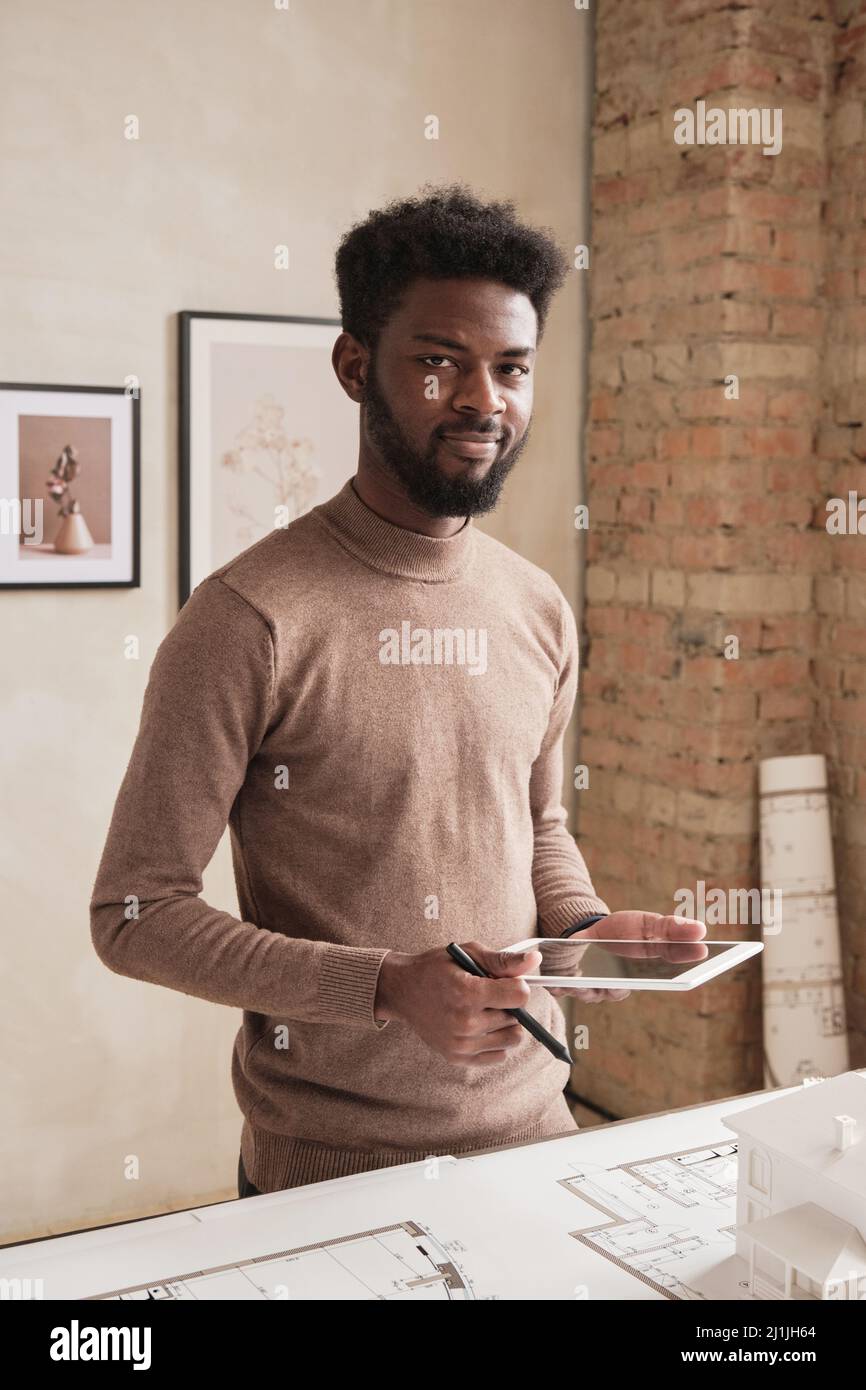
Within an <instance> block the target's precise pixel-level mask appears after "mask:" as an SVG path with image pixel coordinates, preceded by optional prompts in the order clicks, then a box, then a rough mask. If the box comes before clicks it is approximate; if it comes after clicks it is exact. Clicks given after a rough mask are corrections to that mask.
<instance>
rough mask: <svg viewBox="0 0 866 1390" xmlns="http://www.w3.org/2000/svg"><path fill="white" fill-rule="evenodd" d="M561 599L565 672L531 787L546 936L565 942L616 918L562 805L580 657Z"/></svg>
mask: <svg viewBox="0 0 866 1390" xmlns="http://www.w3.org/2000/svg"><path fill="white" fill-rule="evenodd" d="M560 598H561V611H562V646H561V651H562V666H561V669H560V673H559V680H558V682H557V687H556V693H555V695H554V699H553V707H552V709H551V713H550V720H549V723H548V727H547V732H546V734H545V737H544V740H543V742H542V745H541V749H540V751H539V754H538V757H537V758H536V760H535V762H534V763H533V766H532V775H531V778H530V783H529V797H530V805H531V808H532V821H533V826H534V834H535V843H534V851H533V858H532V886H533V889H534V891H535V901H536V904H537V907H538V919H539V920H538V932H539V935H540V936H560V935H561V933H562V932H563V931H565V930H566V928H568V927H570V926H572V925H573V924H574V923H575V922H576V921H577V920H578V919H579V918H583V917H590V916H592V915H593V914H594V913H608V912H610V908H609V907H608V906H607V903H605V902H604V900H603V899H602V898H600V897H598V895H597V893H596V892H595V889H594V888H593V886H592V880H591V879H590V876H589V870H588V869H587V867H586V863H585V862H584V858H583V855H582V854H581V852H580V850H579V849H578V847H577V845H576V843H575V840H574V837H573V836H572V835H571V833H570V832H569V830H568V825H567V821H568V816H567V812H566V810H565V807H564V806H563V804H562V781H563V772H564V766H563V739H564V736H565V730H566V728H567V726H568V722H569V720H570V718H571V714H572V710H573V709H574V702H575V699H576V696H577V679H578V661H579V651H578V640H577V625H576V623H575V621H574V614H573V613H572V611H571V608H570V607H569V605H568V603H567V602H566V601H565V599H564V597H562V596H561V595H560Z"/></svg>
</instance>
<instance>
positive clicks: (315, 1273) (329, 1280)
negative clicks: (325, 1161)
mask: <svg viewBox="0 0 866 1390" xmlns="http://www.w3.org/2000/svg"><path fill="white" fill-rule="evenodd" d="M774 1094H779V1095H781V1094H783V1092H781V1091H780V1092H775V1093H774ZM762 1098H763V1097H761V1096H747V1097H737V1098H734V1099H729V1100H725V1101H720V1102H714V1103H713V1104H711V1105H705V1106H700V1107H697V1108H691V1109H688V1110H680V1111H672V1112H670V1113H669V1114H666V1115H660V1116H656V1117H652V1118H649V1119H645V1120H634V1121H630V1122H629V1123H627V1124H619V1125H613V1126H605V1127H601V1128H599V1129H586V1130H581V1131H580V1132H579V1133H577V1134H574V1135H568V1136H566V1137H565V1138H561V1139H550V1140H546V1141H544V1142H542V1143H538V1144H528V1145H524V1146H521V1147H519V1148H513V1149H502V1150H499V1151H497V1152H495V1153H492V1154H485V1155H481V1156H479V1157H475V1158H461V1159H459V1160H458V1159H455V1158H450V1157H445V1158H438V1159H435V1158H431V1159H428V1160H423V1161H422V1162H420V1163H412V1164H406V1165H401V1166H400V1167H396V1168H387V1169H381V1170H379V1171H377V1172H373V1173H365V1174H359V1175H357V1176H354V1177H349V1178H340V1179H337V1180H335V1181H332V1182H325V1183H315V1184H313V1185H311V1186H310V1187H306V1188H294V1189H290V1190H289V1191H287V1192H277V1193H270V1194H267V1195H265V1196H262V1197H252V1198H246V1199H244V1200H243V1201H234V1202H222V1203H218V1204H216V1205H214V1206H207V1207H199V1208H196V1209H194V1210H192V1211H187V1212H178V1213H173V1214H170V1215H168V1216H161V1217H154V1218H152V1219H149V1220H146V1221H139V1222H134V1223H124V1224H122V1225H117V1226H112V1227H109V1228H107V1229H105V1230H100V1231H86V1232H82V1233H81V1234H79V1235H69V1236H57V1237H53V1238H51V1239H50V1240H45V1241H38V1242H34V1243H28V1244H26V1245H19V1246H15V1247H8V1248H6V1249H4V1250H0V1279H3V1278H5V1279H19V1280H22V1281H24V1280H30V1281H31V1283H30V1285H25V1286H24V1287H28V1288H30V1289H31V1290H32V1293H31V1295H30V1296H34V1297H42V1298H45V1299H63V1298H79V1299H100V1300H101V1299H121V1300H136V1299H140V1300H144V1299H154V1300H181V1301H182V1300H187V1301H188V1300H202V1299H208V1300H210V1299H229V1300H231V1299H242V1298H243V1299H247V1298H251V1299H265V1300H289V1299H292V1300H309V1299H316V1300H319V1299H345V1300H359V1299H392V1300H395V1301H407V1300H413V1299H425V1300H429V1299H439V1300H453V1301H465V1300H468V1299H485V1300H490V1299H533V1300H534V1299H557V1300H561V1299H568V1300H574V1299H579V1300H582V1299H632V1298H640V1299H695V1300H705V1299H706V1300H711V1299H730V1298H746V1297H747V1296H748V1295H747V1294H746V1290H745V1286H744V1282H743V1281H744V1279H745V1266H744V1264H743V1263H742V1261H740V1260H739V1258H738V1257H737V1256H736V1255H735V1251H734V1231H733V1226H734V1220H735V1203H736V1154H737V1150H736V1142H735V1138H736V1137H735V1135H734V1134H733V1133H732V1132H731V1131H730V1130H728V1129H727V1127H726V1126H725V1124H724V1123H723V1122H722V1120H721V1115H722V1114H732V1113H734V1112H735V1111H737V1110H741V1109H748V1108H749V1107H750V1106H752V1105H756V1104H758V1103H760V1101H761V1100H762ZM39 1281H41V1282H39Z"/></svg>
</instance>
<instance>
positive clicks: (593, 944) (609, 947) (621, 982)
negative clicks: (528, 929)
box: [506, 936, 764, 990]
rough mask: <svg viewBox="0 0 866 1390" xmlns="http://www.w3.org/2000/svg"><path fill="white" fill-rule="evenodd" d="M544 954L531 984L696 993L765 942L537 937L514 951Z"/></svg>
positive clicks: (512, 949)
mask: <svg viewBox="0 0 866 1390" xmlns="http://www.w3.org/2000/svg"><path fill="white" fill-rule="evenodd" d="M531 947H534V948H535V949H536V950H538V951H540V952H541V957H542V960H541V967H540V970H539V973H538V974H537V975H522V976H521V979H524V980H526V982H527V984H539V985H549V986H550V987H551V988H562V989H566V990H567V989H569V988H570V989H575V990H583V989H628V990H631V989H694V988H695V987H696V986H697V985H702V984H705V983H706V981H707V980H712V979H713V977H714V976H715V975H721V974H722V972H723V971H724V970H731V969H732V968H733V967H734V966H735V965H740V964H741V963H742V962H743V961H744V960H748V959H749V957H750V956H755V955H757V954H758V952H759V951H763V949H764V943H763V942H762V941H706V940H701V941H670V940H668V939H667V938H662V937H657V938H653V937H650V938H648V939H647V938H643V939H641V940H640V941H632V940H626V939H624V938H619V939H616V940H614V939H610V940H602V939H601V938H600V937H590V938H583V939H581V937H580V936H569V937H566V938H565V939H564V940H563V939H562V938H561V937H557V936H553V937H551V936H541V937H531V938H528V939H527V940H526V941H518V942H517V943H516V944H515V945H514V946H508V947H506V950H507V951H508V952H515V951H527V950H529V949H530V948H531Z"/></svg>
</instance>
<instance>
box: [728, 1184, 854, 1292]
mask: <svg viewBox="0 0 866 1390" xmlns="http://www.w3.org/2000/svg"><path fill="white" fill-rule="evenodd" d="M740 1230H741V1231H745V1232H746V1234H747V1235H750V1236H752V1237H754V1239H755V1241H756V1242H757V1243H758V1245H762V1246H763V1247H764V1248H765V1249H766V1250H771V1251H772V1252H773V1254H775V1255H778V1256H779V1258H780V1259H783V1260H786V1261H788V1262H789V1263H790V1264H792V1265H793V1266H794V1267H795V1268H796V1269H798V1270H800V1271H802V1273H804V1274H807V1275H808V1276H809V1278H810V1279H814V1280H816V1282H817V1283H819V1284H824V1283H826V1281H827V1280H828V1279H850V1278H852V1276H853V1277H856V1278H860V1277H861V1276H862V1275H864V1274H866V1241H864V1240H863V1238H862V1236H861V1235H860V1233H859V1232H858V1231H857V1230H856V1228H855V1227H854V1226H852V1225H850V1224H849V1222H847V1221H841V1220H840V1219H839V1217H838V1216H832V1215H831V1214H830V1212H829V1211H824V1210H823V1208H822V1207H819V1206H816V1205H815V1203H814V1202H801V1203H800V1205H799V1206H796V1207H789V1209H788V1210H787V1211H777V1212H776V1213H775V1214H774V1215H773V1216H762V1217H760V1218H759V1219H758V1220H757V1221H747V1222H746V1224H745V1225H744V1226H741V1227H740Z"/></svg>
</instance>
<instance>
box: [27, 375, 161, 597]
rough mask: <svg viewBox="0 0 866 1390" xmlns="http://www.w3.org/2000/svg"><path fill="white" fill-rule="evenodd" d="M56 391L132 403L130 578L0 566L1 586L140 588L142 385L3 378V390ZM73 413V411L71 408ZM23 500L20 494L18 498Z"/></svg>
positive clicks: (29, 587)
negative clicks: (18, 573) (61, 575)
mask: <svg viewBox="0 0 866 1390" xmlns="http://www.w3.org/2000/svg"><path fill="white" fill-rule="evenodd" d="M10 391H14V392H53V393H55V394H62V395H68V396H69V397H70V398H71V399H72V398H74V397H75V396H84V395H89V396H93V395H99V396H122V397H125V398H126V399H127V400H128V401H129V404H130V457H129V460H128V463H129V470H130V538H129V548H130V558H131V566H130V569H131V573H130V576H129V578H127V579H116V578H113V579H84V580H82V579H70V580H65V579H59V580H48V579H47V580H39V579H34V580H23V579H22V580H18V579H12V580H10V579H5V578H3V575H2V570H0V589H138V588H140V587H141V389H140V387H139V386H136V388H135V390H134V391H130V390H129V389H128V388H127V387H126V386H79V385H72V384H69V383H62V384H51V383H46V382H25V381H0V393H3V392H10ZM71 413H74V412H71ZM19 502H20V498H19Z"/></svg>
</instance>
